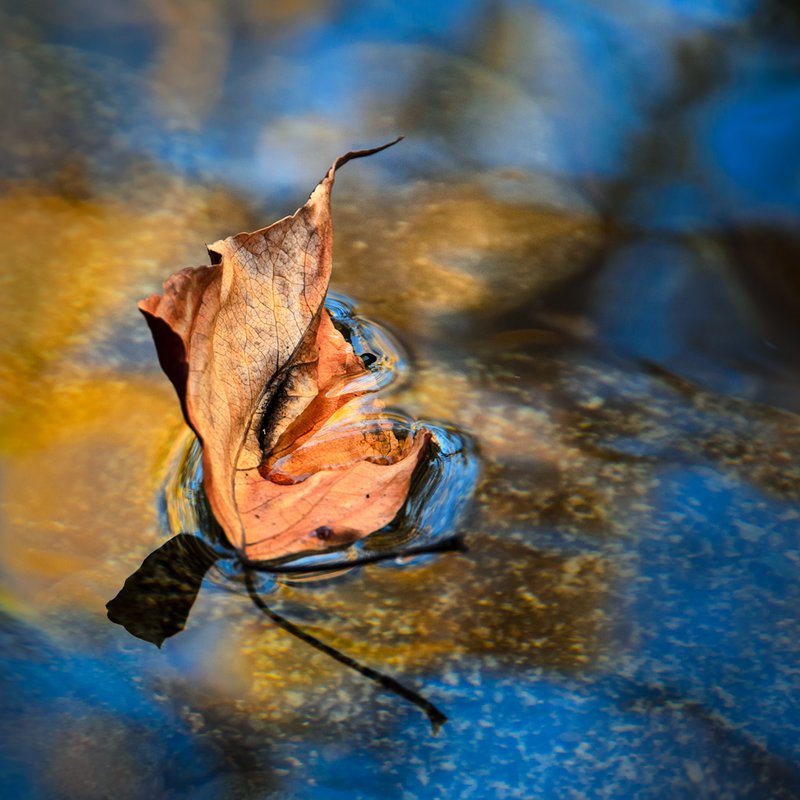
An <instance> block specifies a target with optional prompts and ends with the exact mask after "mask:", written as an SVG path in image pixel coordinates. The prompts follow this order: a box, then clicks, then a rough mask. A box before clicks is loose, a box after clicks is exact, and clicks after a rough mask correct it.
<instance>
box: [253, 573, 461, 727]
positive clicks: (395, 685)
mask: <svg viewBox="0 0 800 800" xmlns="http://www.w3.org/2000/svg"><path fill="white" fill-rule="evenodd" d="M244 579H245V585H246V586H247V593H248V595H250V599H251V600H252V601H253V603H254V604H255V606H256V607H257V608H259V609H260V610H261V611H262V612H263V613H264V614H266V616H268V617H269V618H270V619H271V620H272V621H273V622H274V623H275V624H276V625H278V626H279V627H281V628H283V629H284V630H285V631H286V632H287V633H290V634H292V636H296V637H297V638H298V639H300V640H302V641H303V642H305V643H306V644H308V645H311V647H313V648H315V649H317V650H319V651H320V652H321V653H325V655H327V656H330V657H331V658H332V659H334V660H335V661H338V662H339V663H340V664H344V666H346V667H349V668H350V669H352V670H355V671H356V672H358V673H360V674H361V675H363V676H364V677H365V678H369V679H370V680H371V681H374V682H375V683H377V684H378V685H379V686H381V687H382V688H384V689H385V690H386V691H389V692H392V693H394V694H396V695H398V696H399V697H402V698H403V699H404V700H408V702H409V703H413V704H414V705H415V706H416V707H417V708H419V709H421V710H422V711H423V712H424V713H425V715H426V716H427V717H428V719H429V720H430V723H431V727H432V728H433V733H434V734H436V733H438V731H439V729H440V728H441V726H442V725H443V724H444V723H445V722H447V717H446V716H445V715H444V714H443V713H442V712H441V711H439V709H438V708H437V707H436V706H435V705H434V704H433V703H431V702H430V700H426V699H425V698H424V697H422V696H421V695H419V694H417V693H416V692H415V691H413V690H411V689H409V688H408V687H406V686H403V684H402V683H400V682H398V681H396V680H395V679H394V678H392V677H390V676H389V675H384V674H383V673H382V672H378V671H377V670H375V669H372V667H367V666H365V665H364V664H360V663H359V662H358V661H356V660H355V659H353V658H350V656H347V655H345V654H344V653H340V652H339V651H338V650H337V649H336V648H335V647H331V646H330V645H328V644H325V643H324V642H321V641H320V640H319V639H317V638H316V636H312V635H311V634H310V633H306V631H304V630H303V629H302V628H299V627H297V625H295V624H294V623H293V622H290V621H289V620H288V619H285V618H284V617H282V616H281V615H280V614H278V613H277V612H275V611H273V610H272V609H271V608H270V607H269V606H268V605H267V604H266V603H265V602H264V600H263V599H262V598H261V596H260V595H259V594H258V591H257V590H256V587H255V584H254V582H253V572H252V571H251V570H247V571H246V572H245V575H244Z"/></svg>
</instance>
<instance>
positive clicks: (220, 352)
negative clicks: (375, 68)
mask: <svg viewBox="0 0 800 800" xmlns="http://www.w3.org/2000/svg"><path fill="white" fill-rule="evenodd" d="M398 141H399V140H398ZM391 144H394V142H392V143H391ZM389 146H390V145H384V146H383V147H379V148H375V149H373V150H363V151H355V152H351V153H347V154H346V155H344V156H341V157H340V158H338V159H337V160H336V161H335V162H334V163H333V165H332V166H331V168H330V170H328V173H327V175H326V176H325V177H324V178H323V180H322V181H321V182H320V183H319V184H318V185H317V187H316V188H315V189H314V191H313V192H312V194H311V196H310V197H309V199H308V202H307V203H306V204H305V205H304V206H303V207H302V208H300V209H298V210H297V211H296V212H295V213H294V214H293V215H292V216H291V217H285V218H284V219H282V220H279V221H278V222H276V223H274V224H273V225H270V226H269V227H267V228H263V229H261V230H258V231H255V232H253V233H240V234H237V235H236V236H231V237H229V238H227V239H224V240H221V241H218V242H215V243H214V244H212V245H210V246H209V248H208V251H209V254H210V256H211V266H210V267H197V268H189V269H184V270H182V271H180V272H178V273H176V274H175V275H173V276H172V277H171V278H169V279H168V280H167V281H166V283H165V284H164V294H163V295H153V296H151V297H148V298H147V299H146V300H143V301H142V302H141V303H140V304H139V308H140V310H141V311H142V312H143V314H144V315H145V318H146V319H147V322H148V324H149V326H150V329H151V331H152V333H153V338H154V340H155V343H156V349H157V351H158V357H159V361H160V363H161V366H162V368H163V369H164V372H166V374H167V376H168V377H169V379H170V380H171V381H172V383H173V385H174V386H175V390H176V391H177V393H178V397H179V398H180V401H181V406H182V408H183V413H184V416H185V418H186V420H187V422H188V423H189V425H190V426H191V427H192V429H193V430H194V431H195V433H196V434H197V436H198V437H199V439H200V440H201V442H202V443H203V474H204V486H205V491H206V494H207V496H208V500H209V502H210V504H211V507H212V509H213V511H214V514H215V516H216V518H217V520H218V521H219V523H220V525H221V526H222V528H223V530H224V531H225V534H226V535H227V537H228V539H229V540H230V542H231V544H233V545H234V546H236V547H238V548H239V549H240V551H241V552H242V553H243V554H244V555H245V556H247V557H248V558H251V559H272V558H278V557H282V556H288V555H293V554H296V553H300V552H304V551H313V550H322V549H328V548H330V547H332V546H338V545H342V544H348V543H350V542H353V541H355V540H357V539H360V538H362V537H364V536H366V535H368V534H369V533H372V532H373V531H375V530H378V529H379V528H382V527H383V526H384V525H386V524H387V523H389V522H390V521H391V520H392V518H393V517H394V516H395V515H396V514H397V512H398V511H399V509H400V507H401V506H402V504H403V502H404V500H405V498H406V495H407V493H408V487H409V483H410V480H411V475H412V473H413V471H414V468H415V467H416V466H417V464H418V463H419V461H420V459H421V458H422V455H423V453H424V451H425V448H426V447H427V444H428V441H429V438H430V434H429V433H428V432H427V431H424V430H423V431H421V432H417V433H416V434H415V433H412V432H411V431H410V430H407V431H403V430H401V429H400V428H399V426H397V425H396V424H395V423H393V421H392V420H391V419H390V418H389V417H387V416H386V415H384V414H383V413H382V412H383V406H382V404H381V403H380V401H378V400H376V399H375V398H374V397H371V396H370V392H374V391H375V390H376V389H377V385H376V383H375V381H374V379H373V378H372V375H371V373H369V371H367V370H366V369H365V367H364V364H363V363H362V362H361V359H360V358H358V356H356V355H355V353H354V352H353V349H352V347H351V346H350V345H349V344H348V343H347V342H346V341H345V339H344V337H343V336H342V335H341V334H340V333H339V332H338V331H337V330H336V329H335V327H334V326H333V323H332V322H331V320H330V317H329V316H328V314H327V312H326V311H325V309H324V306H323V303H324V300H325V293H326V291H327V289H328V281H329V279H330V274H331V250H332V243H333V229H332V224H331V215H330V193H331V188H332V186H333V181H334V176H335V173H336V170H337V169H338V168H339V167H341V166H342V165H343V164H345V163H346V162H347V161H350V160H351V159H353V158H360V157H362V156H367V155H371V154H373V153H377V152H379V151H380V150H383V149H384V148H385V147H389Z"/></svg>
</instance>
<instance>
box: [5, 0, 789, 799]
mask: <svg viewBox="0 0 800 800" xmlns="http://www.w3.org/2000/svg"><path fill="white" fill-rule="evenodd" d="M0 44H1V45H2V46H1V47H0V102H2V108H3V115H2V124H0V242H1V243H2V253H3V263H2V267H0V325H2V335H0V503H1V504H2V506H1V508H2V511H1V512H0V513H2V517H0V524H1V525H2V527H0V541H2V554H3V555H2V563H1V564H0V607H1V610H2V616H0V619H1V620H2V622H1V623H0V644H2V652H1V653H0V667H1V668H0V688H2V692H0V697H1V698H2V699H0V714H1V715H2V726H0V727H1V728H2V730H0V743H1V744H2V746H3V747H2V752H1V753H0V759H2V761H1V762H0V763H1V764H2V778H0V781H2V782H3V796H4V797H25V798H29V797H30V798H38V797H42V798H95V797H97V798H100V797H107V796H114V797H118V798H140V797H154V796H158V797H192V798H203V797H209V798H210V797H222V796H224V797H247V798H250V797H253V798H255V797H293V796H302V797H322V798H329V797H330V798H335V797H342V796H347V797H382V798H402V800H410V798H413V797H448V798H452V797H476V798H477V797H501V798H503V797H525V798H527V797H569V796H575V797H615V798H616V797H632V796H636V797H672V798H680V797H687V798H688V797H692V798H695V797H736V798H742V797H753V798H756V797H758V798H761V797H795V796H797V795H798V793H800V767H798V759H800V709H798V707H797V702H796V698H797V696H798V692H799V691H800V674H798V670H797V666H796V665H797V663H798V657H799V656H800V645H798V642H800V630H798V628H799V627H800V626H799V625H798V620H797V611H796V609H797V608H798V601H800V597H798V590H797V589H796V588H795V587H797V586H798V578H800V549H798V532H799V531H798V519H800V514H799V512H798V510H797V503H798V500H799V499H800V474H799V473H798V466H797V465H798V458H800V423H798V418H797V416H795V412H797V411H798V409H799V408H800V395H799V394H798V384H799V381H798V369H797V363H798V355H800V352H798V351H800V329H799V328H798V324H797V319H798V313H800V273H799V272H798V270H800V227H799V226H798V212H800V147H799V146H798V145H800V11H798V7H797V6H796V4H795V3H792V2H789V0H693V1H692V2H689V0H518V1H515V0H447V1H446V2H438V3H437V2H422V0H403V2H400V1H399V0H398V1H397V2H394V1H393V0H377V1H376V2H356V1H355V0H353V1H348V0H339V1H338V2H336V1H335V0H270V2H267V1H266V0H260V1H259V0H239V1H238V2H236V0H230V1H228V2H225V1H224V0H194V1H193V2H189V0H184V1H183V2H178V1H177V0H160V1H159V2H156V1H155V0H130V1H129V2H120V3H101V2H93V1H92V0H60V2H51V1H50V0H26V1H25V2H14V0H6V2H4V3H3V4H2V7H0ZM398 134H403V135H405V136H406V139H405V140H404V141H403V142H402V143H401V144H399V145H398V146H396V147H394V148H392V149H391V150H388V151H386V152H384V153H381V154H380V155H378V156H376V157H374V158H371V159H368V160H364V161H358V162H354V163H352V164H349V165H348V166H347V167H346V168H345V169H343V170H342V172H341V173H340V174H339V175H338V176H337V185H336V189H335V197H334V224H335V227H336V244H335V253H334V257H335V266H334V278H333V286H334V288H335V289H336V290H337V291H340V292H343V293H345V294H346V295H348V296H350V297H351V298H353V300H354V301H355V303H356V305H357V307H358V309H359V311H361V312H362V313H364V314H366V315H368V316H369V317H372V318H374V319H377V320H379V321H380V322H381V323H383V324H385V325H387V326H388V327H389V328H390V329H391V330H393V331H394V332H395V333H396V334H397V336H398V337H399V339H400V341H402V342H403V343H404V344H405V346H406V347H407V349H408V351H409V356H410V360H411V363H412V365H413V379H412V381H411V382H410V383H409V384H408V385H407V386H406V387H405V388H404V389H403V390H402V391H401V392H399V393H398V394H397V395H396V396H395V397H394V398H393V402H396V403H397V404H398V405H400V406H402V407H404V408H406V409H407V410H408V411H410V412H412V413H415V414H418V415H424V416H428V417H432V418H435V419H443V420H448V421H451V422H453V423H454V424H456V425H458V426H459V427H460V428H461V429H462V430H463V431H465V432H466V433H467V434H469V435H470V436H472V437H473V438H474V440H475V442H476V443H477V447H478V450H479V452H480V463H481V470H482V472H481V475H482V478H481V483H480V485H479V487H478V490H477V492H476V495H475V499H474V502H473V506H472V510H471V512H470V515H469V517H468V518H466V519H465V520H464V522H463V525H462V532H463V533H464V534H465V535H466V538H467V541H468V544H469V546H470V550H469V552H468V553H467V554H462V555H449V556H446V557H440V558H438V559H435V560H431V561H425V562H421V563H414V564H411V565H407V566H406V567H404V568H402V569H400V568H396V567H370V568H368V569H365V570H361V571H358V572H353V573H351V574H348V575H345V576H340V577H339V578H337V579H335V580H331V581H328V582H323V583H319V584H314V585H303V586H293V585H284V586H282V587H281V588H280V589H279V590H276V592H274V593H273V595H272V596H271V597H272V600H271V602H274V603H275V604H276V607H281V608H282V609H283V611H284V613H286V615H287V616H289V617H291V618H292V619H294V620H295V621H296V622H298V624H306V625H308V626H310V627H311V628H313V629H314V630H315V632H316V633H317V634H318V635H319V636H320V637H321V638H325V637H327V638H328V639H329V640H330V641H332V642H333V643H334V644H336V645H337V646H340V647H341V648H342V649H343V650H345V651H346V652H348V653H350V654H351V655H354V656H357V657H359V658H360V659H361V660H363V661H365V662H367V663H370V664H372V665H375V666H379V667H381V668H383V669H385V670H386V671H387V672H391V673H392V674H394V675H396V676H401V677H403V678H404V679H405V680H407V681H408V682H409V683H410V684H412V685H414V686H415V687H416V688H417V689H419V690H420V691H422V692H423V693H425V694H427V695H429V696H431V697H432V698H433V699H434V700H435V701H436V702H437V704H438V705H440V706H441V707H442V708H443V709H444V710H445V711H446V713H448V715H449V716H450V718H451V722H450V723H448V725H447V726H445V728H444V729H443V731H442V733H441V735H440V736H439V737H437V738H434V737H431V736H429V733H428V730H427V727H426V725H425V721H424V719H421V718H420V717H419V715H418V713H417V712H416V711H415V710H414V709H413V708H406V707H405V706H403V705H402V704H401V703H399V702H398V701H397V699H396V698H393V697H391V696H388V695H385V694H381V693H380V692H379V691H378V690H377V689H376V688H375V687H374V686H373V685H371V684H368V683H367V682H365V681H363V680H362V679H360V678H359V677H358V676H356V675H351V674H349V673H344V671H343V670H342V669H341V668H340V667H339V666H337V665H336V664H334V663H332V662H329V661H328V660H326V659H325V658H324V657H323V656H321V655H320V654H317V653H314V652H312V651H309V650H308V648H306V647H305V645H303V644H302V643H301V642H297V641H294V640H292V639H290V638H289V637H287V636H286V635H285V633H282V632H281V631H276V630H274V629H273V628H271V627H270V626H269V624H268V623H267V621H266V620H265V619H264V618H263V617H259V616H258V615H257V613H256V611H255V609H254V608H253V607H252V606H251V605H249V604H248V602H247V600H246V598H243V597H242V595H241V592H238V591H236V590H234V589H232V588H231V586H230V585H229V584H228V583H226V581H225V579H224V576H220V575H217V576H216V577H213V576H212V577H211V578H209V579H207V581H206V585H204V588H203V590H202V591H201V593H200V596H199V599H198V602H197V605H196V607H195V609H194V610H193V612H192V616H191V618H190V622H189V625H188V627H187V630H186V631H185V632H184V633H182V634H180V636H178V637H176V638H175V639H172V640H169V641H168V642H167V643H166V644H165V645H164V648H163V650H161V651H156V650H155V648H153V647H152V646H150V645H147V644H146V643H143V642H139V641H137V640H134V639H133V638H131V637H129V636H128V635H127V634H126V633H125V631H123V630H122V629H121V628H118V627H116V626H113V625H111V624H110V623H109V622H108V621H107V620H106V618H105V608H104V605H105V602H106V601H107V600H108V599H110V598H111V597H113V596H114V594H115V593H116V592H117V590H118V589H119V587H120V586H121V585H122V582H123V581H124V579H125V577H126V576H127V575H128V574H130V573H131V572H132V571H133V570H134V569H135V568H136V567H137V566H138V564H139V563H140V562H141V560H142V559H143V558H144V557H145V556H146V555H147V553H148V552H150V551H151V550H152V549H154V548H155V547H157V546H158V545H159V544H160V543H161V542H162V541H164V539H165V537H166V536H167V535H168V534H167V533H166V532H165V531H164V529H163V527H162V526H161V521H160V517H159V492H160V488H161V487H162V485H163V481H164V477H165V474H166V473H167V472H168V470H169V465H170V463H172V462H171V459H172V458H173V455H174V450H175V447H176V446H180V444H181V437H182V435H183V426H182V422H181V419H180V414H179V410H178V408H177V404H176V403H175V401H174V398H173V396H172V394H171V389H170V387H169V386H168V385H167V383H166V381H165V380H164V379H163V376H161V375H160V373H159V372H158V369H157V364H156V361H155V356H154V353H153V349H152V345H151V344H150V342H149V337H148V334H147V331H146V329H145V327H144V325H143V324H142V322H141V319H140V318H139V315H138V314H137V312H136V310H135V303H136V300H137V299H139V298H141V297H144V296H145V295H147V294H149V293H151V292H153V291H156V290H157V289H158V286H159V283H160V281H161V280H163V279H164V278H165V277H166V276H167V275H168V274H170V273H171V272H173V271H174V270H175V269H177V268H180V267H182V266H187V265H192V264H200V263H205V262H206V253H205V247H204V243H205V242H211V241H214V240H216V239H218V238H220V237H222V236H225V235H227V234H229V233H232V232H235V231H238V230H246V229H252V228H255V227H260V226H262V225H265V224H268V223H269V222H271V221H273V220H274V219H277V218H279V217H281V216H283V215H285V214H287V213H291V212H292V211H293V210H294V209H295V208H296V207H297V206H298V205H300V204H302V202H304V200H305V198H306V196H307V195H308V193H309V192H310V191H311V189H312V188H313V186H314V184H315V183H316V182H317V180H319V178H320V177H321V176H322V175H323V174H324V172H325V170H326V169H327V167H328V165H329V164H330V162H331V161H332V160H333V158H335V157H336V156H337V155H339V154H340V153H343V152H346V151H348V150H350V149H353V148H358V147H366V146H372V145H377V144H380V143H382V142H384V141H388V140H391V139H393V138H395V136H397V135H398ZM176 443H177V444H176Z"/></svg>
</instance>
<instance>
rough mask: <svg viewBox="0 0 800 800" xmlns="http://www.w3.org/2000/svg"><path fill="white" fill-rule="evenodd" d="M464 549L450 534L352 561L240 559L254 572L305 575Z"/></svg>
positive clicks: (456, 538) (461, 540)
mask: <svg viewBox="0 0 800 800" xmlns="http://www.w3.org/2000/svg"><path fill="white" fill-rule="evenodd" d="M466 551H467V548H466V545H465V544H464V540H463V539H462V538H461V537H460V536H451V537H449V538H447V539H444V540H442V541H441V542H436V543H435V544H427V545H419V546H418V547H407V548H405V549H403V550H390V551H388V552H384V553H372V554H370V555H366V556H362V557H361V558H356V559H353V560H352V561H341V562H338V563H324V564H308V565H305V566H304V565H302V564H271V563H268V562H260V561H249V560H247V559H245V558H244V557H242V558H241V561H242V564H244V566H245V567H246V568H247V569H251V570H254V571H255V572H268V573H270V574H274V575H298V574H299V575H305V574H308V573H312V572H334V571H338V570H341V569H351V568H352V567H363V566H366V565H367V564H377V563H378V562H380V561H392V560H393V559H395V558H410V557H411V556H420V555H427V554H430V553H453V552H457V553H465V552H466Z"/></svg>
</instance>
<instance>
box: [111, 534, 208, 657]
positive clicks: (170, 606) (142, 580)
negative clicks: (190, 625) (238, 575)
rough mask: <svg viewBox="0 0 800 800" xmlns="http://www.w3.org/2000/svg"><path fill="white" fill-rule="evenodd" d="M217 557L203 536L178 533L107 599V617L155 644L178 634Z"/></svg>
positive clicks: (158, 645) (153, 553) (157, 645)
mask: <svg viewBox="0 0 800 800" xmlns="http://www.w3.org/2000/svg"><path fill="white" fill-rule="evenodd" d="M218 558H219V556H218V555H217V553H215V552H214V551H213V550H212V549H211V548H210V547H209V546H208V545H207V544H206V543H205V542H204V541H203V540H202V539H200V538H199V537H198V536H193V535H191V534H188V533H179V534H178V535H177V536H173V537H172V538H171V539H170V540H169V541H168V542H166V543H165V544H163V545H161V547H159V548H158V549H157V550H154V551H153V552H152V553H150V555H149V556H147V558H146V559H145V560H144V561H143V562H142V565H141V566H140V567H139V569H137V570H136V572H134V573H133V574H132V575H131V576H130V577H129V578H128V579H127V580H126V581H125V585H124V586H123V587H122V589H120V591H119V593H118V594H117V596H116V597H115V598H114V599H113V600H109V601H108V603H106V608H107V609H108V618H109V619H110V620H111V621H112V622H116V623H117V624H118V625H122V626H123V627H124V628H125V630H127V631H128V633H130V634H132V635H133V636H136V637H137V638H139V639H144V641H146V642H151V643H152V644H154V645H156V647H161V645H162V644H163V643H164V640H165V639H167V638H169V637H170V636H174V635H175V634H176V633H180V632H181V631H182V630H183V629H184V627H185V625H186V620H187V618H188V617H189V612H190V611H191V609H192V606H193V605H194V601H195V599H196V598H197V593H198V592H199V591H200V585H201V584H202V582H203V578H204V576H205V574H206V572H208V570H209V568H210V567H211V565H212V564H213V563H214V562H215V561H216V560H217V559H218Z"/></svg>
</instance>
